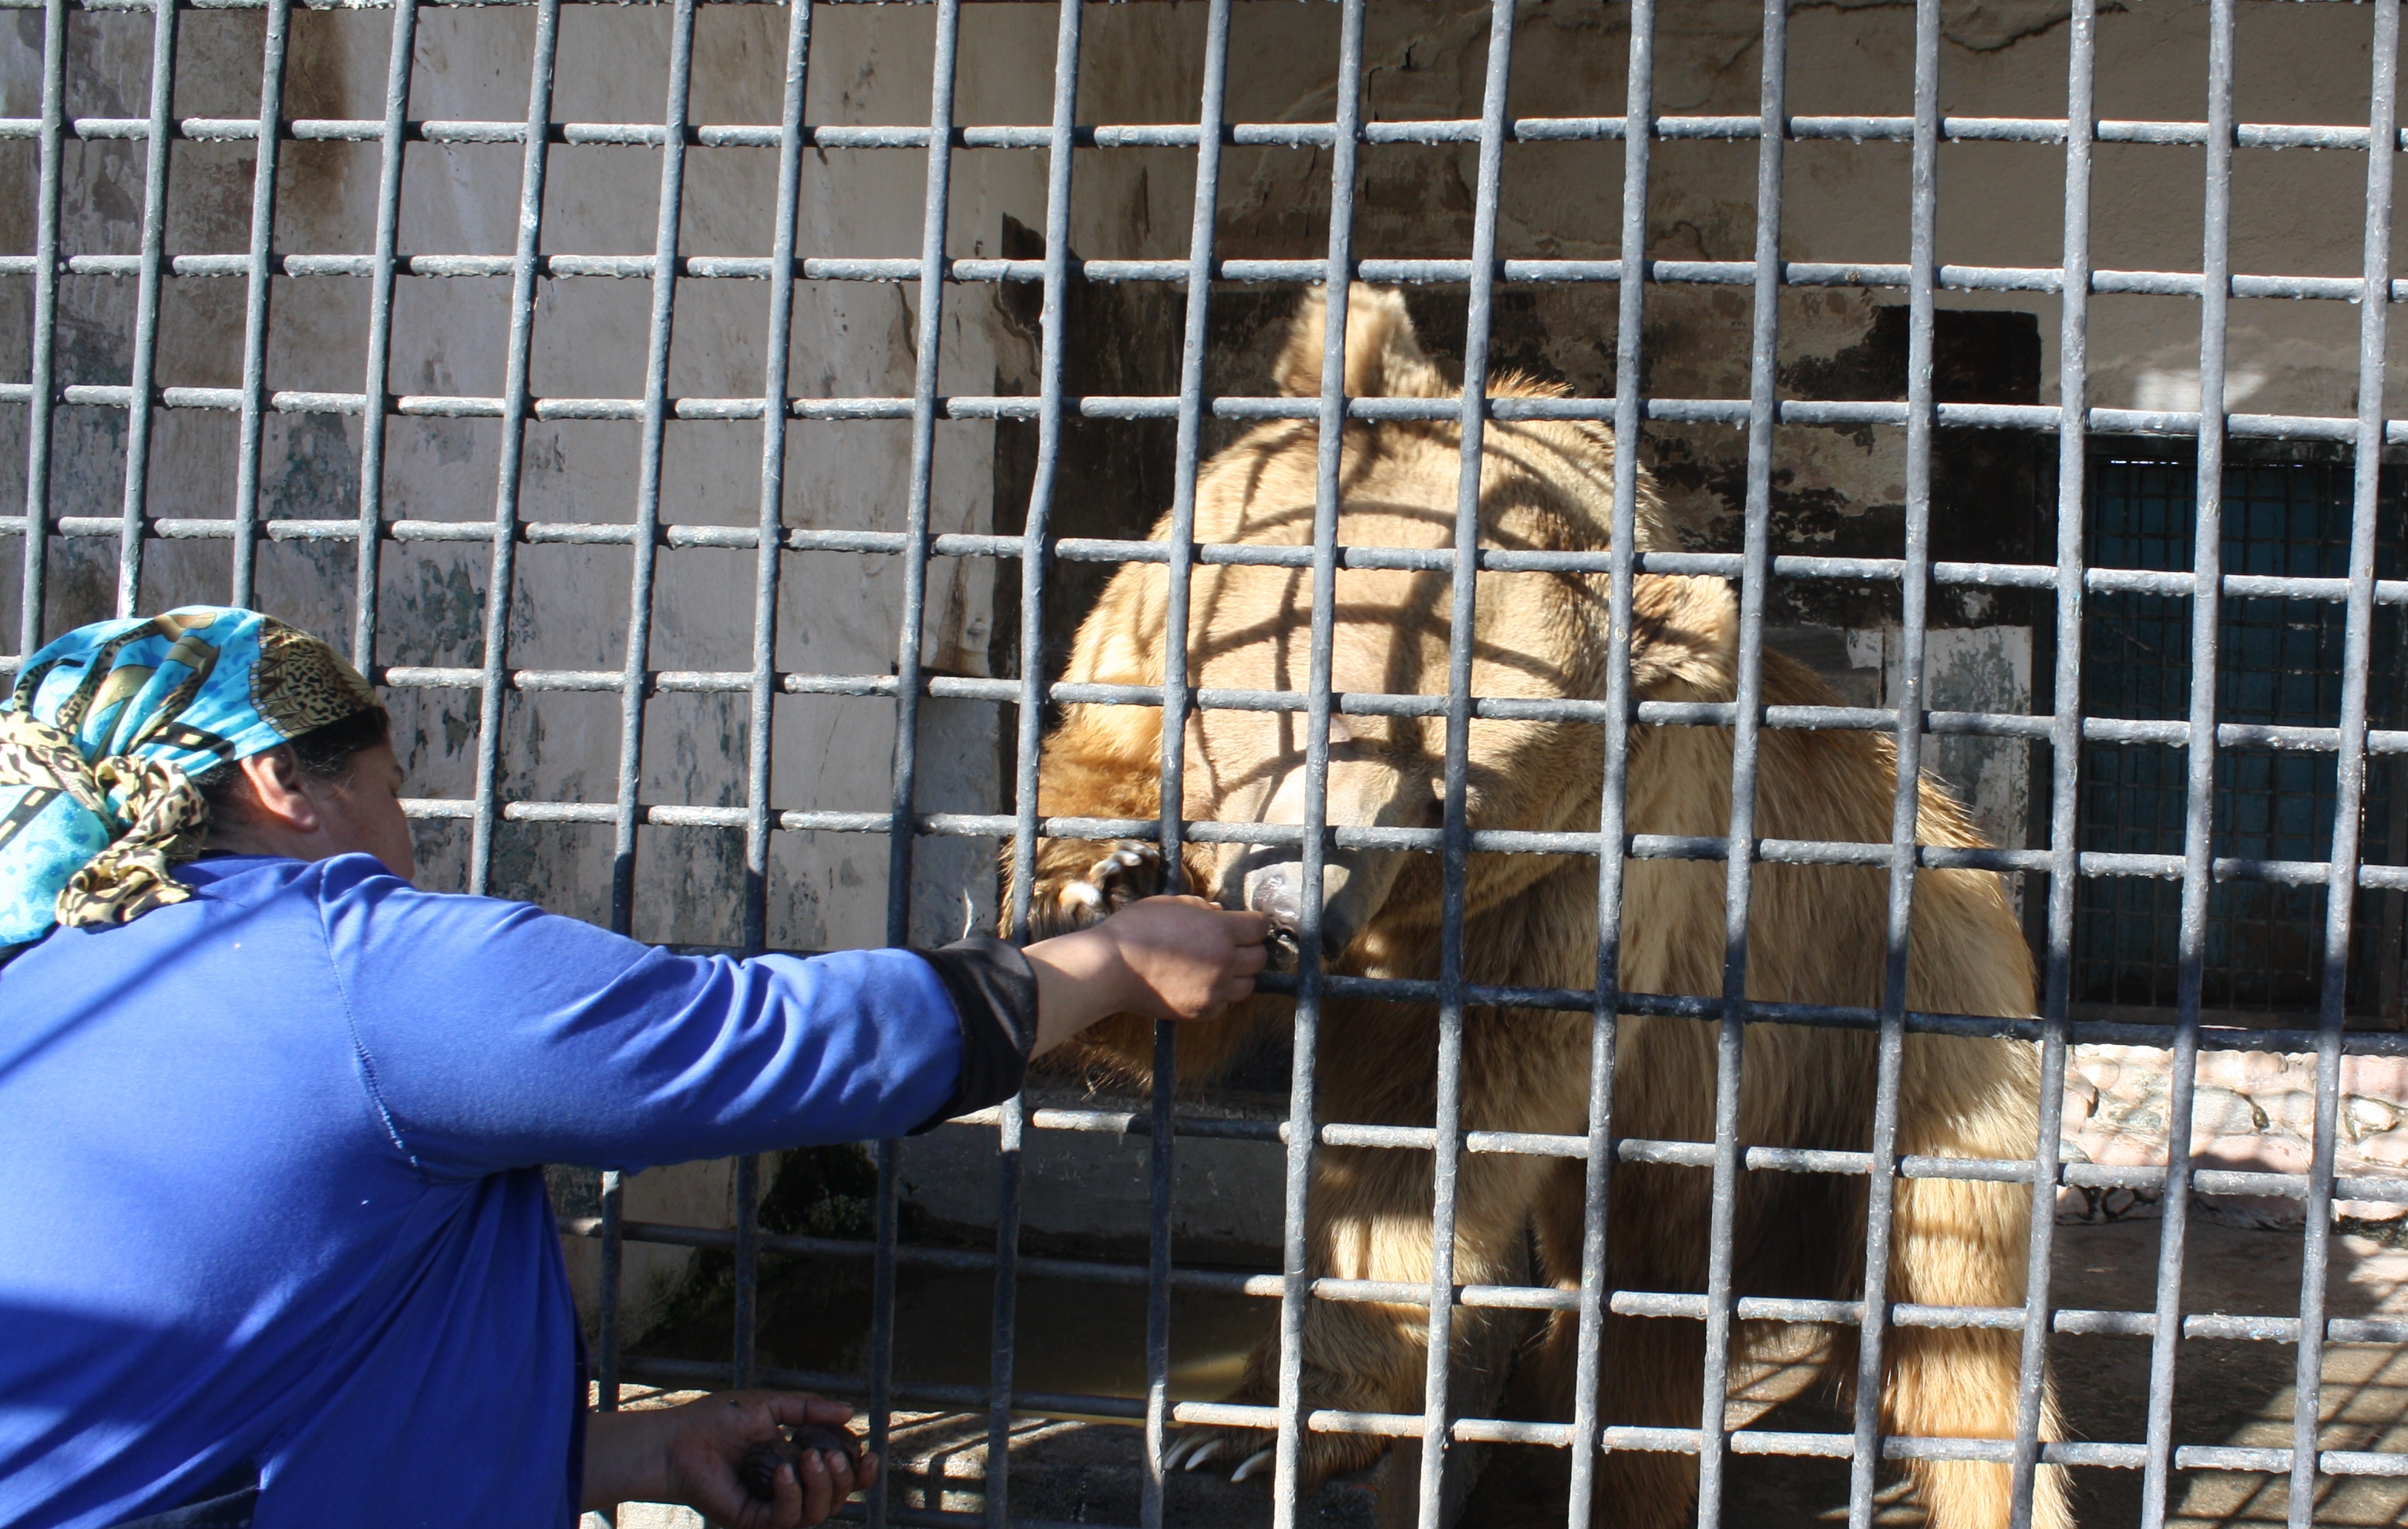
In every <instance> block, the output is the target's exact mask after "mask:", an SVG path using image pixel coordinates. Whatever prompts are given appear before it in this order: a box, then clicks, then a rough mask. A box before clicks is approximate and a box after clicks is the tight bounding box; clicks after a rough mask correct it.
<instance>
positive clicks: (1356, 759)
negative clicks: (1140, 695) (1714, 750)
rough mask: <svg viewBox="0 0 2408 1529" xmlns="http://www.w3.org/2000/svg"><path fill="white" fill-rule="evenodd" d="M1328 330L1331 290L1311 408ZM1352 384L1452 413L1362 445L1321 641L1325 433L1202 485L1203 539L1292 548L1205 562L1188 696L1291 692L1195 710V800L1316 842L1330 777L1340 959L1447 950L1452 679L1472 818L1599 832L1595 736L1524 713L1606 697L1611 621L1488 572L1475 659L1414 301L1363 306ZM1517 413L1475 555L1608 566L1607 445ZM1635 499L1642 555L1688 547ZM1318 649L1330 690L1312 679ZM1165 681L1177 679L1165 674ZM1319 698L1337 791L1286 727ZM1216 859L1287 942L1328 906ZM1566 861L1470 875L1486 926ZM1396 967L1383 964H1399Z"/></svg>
mask: <svg viewBox="0 0 2408 1529" xmlns="http://www.w3.org/2000/svg"><path fill="white" fill-rule="evenodd" d="M1325 314H1326V306H1325V304H1324V302H1323V301H1322V299H1321V297H1320V294H1319V293H1312V294H1310V295H1309V296H1308V298H1307V300H1306V301H1305V303H1304V305H1303V307H1302V308H1301V309H1300V311H1299V313H1298V315H1297V319H1296V320H1295V322H1294V323H1293V325H1292V326H1291V329H1290V333H1289V335H1288V337H1287V341H1286V344H1285V346H1284V348H1283V350H1282V352H1281V355H1280V358H1279V361H1278V363H1277V364H1276V366H1275V368H1274V375H1275V376H1276V378H1277V379H1278V382H1279V385H1280V387H1281V388H1282V390H1283V392H1285V393H1288V394H1289V395H1291V396H1317V395H1318V394H1319V393H1320V391H1321V376H1322V370H1323V365H1324V359H1325V346H1324V336H1325V334H1326V321H1325ZM1344 364H1345V388H1346V391H1347V393H1348V394H1349V395H1350V396H1355V397H1368V398H1408V399H1428V400H1433V401H1441V400H1442V401H1444V402H1443V404H1442V405H1441V407H1436V408H1429V409H1425V410H1421V411H1420V412H1422V413H1424V414H1426V415H1429V416H1434V417H1431V418H1425V419H1418V420H1414V419H1387V420H1381V421H1378V422H1368V423H1365V422H1357V423H1352V424H1350V425H1349V426H1348V427H1347V429H1346V431H1345V436H1344V443H1343V450H1342V452H1341V453H1340V462H1339V464H1338V489H1339V501H1338V510H1337V524H1336V528H1335V529H1336V541H1337V545H1338V547H1339V549H1340V552H1339V559H1338V568H1337V571H1336V575H1335V599H1334V600H1333V601H1331V602H1330V605H1329V609H1328V612H1327V614H1326V620H1325V621H1323V622H1316V620H1315V616H1316V610H1315V606H1316V601H1315V598H1314V585H1313V573H1312V569H1311V567H1310V566H1309V565H1303V564H1304V563H1305V560H1306V559H1307V558H1308V557H1309V553H1308V552H1306V549H1309V548H1310V547H1311V546H1312V542H1313V540H1314V536H1313V532H1314V521H1315V507H1316V504H1317V502H1318V500H1319V498H1320V495H1319V493H1318V488H1319V477H1320V472H1321V469H1322V466H1323V464H1322V463H1321V461H1320V457H1321V452H1320V438H1319V432H1318V430H1317V429H1316V428H1315V427H1314V425H1313V424H1312V422H1279V423H1276V424H1270V425H1266V426H1264V427H1262V428H1261V429H1258V430H1256V431H1254V432H1253V433H1252V434H1251V435H1249V436H1247V437H1246V438H1245V439H1243V440H1241V441H1240V442H1239V443H1238V444H1237V445H1235V446H1233V447H1231V448H1230V449H1229V450H1226V451H1224V452H1222V453H1221V454H1220V455H1219V456H1217V457H1215V458H1214V459H1213V461H1212V462H1211V464H1209V465H1208V467H1207V468H1206V469H1205V471H1204V473H1203V474H1202V476H1201V478H1200V479H1199V482H1198V485H1197V518H1196V538H1197V541H1198V542H1199V543H1206V544H1212V543H1221V544H1241V545H1245V546H1249V547H1261V548H1265V549H1270V548H1280V549H1286V551H1285V552H1284V553H1283V554H1271V555H1270V557H1269V558H1265V559H1264V560H1262V561H1248V558H1249V554H1246V553H1236V552H1235V551H1234V549H1233V550H1232V551H1231V552H1225V553H1221V554H1218V555H1212V554H1208V556H1211V561H1209V562H1207V563H1205V564H1203V565H1201V566H1198V567H1197V568H1196V570H1195V571H1194V574H1193V583H1192V588H1191V592H1190V600H1189V621H1188V671H1189V678H1190V680H1191V682H1193V683H1195V684H1197V686H1199V687H1201V688H1202V689H1203V690H1205V691H1208V692H1210V691H1215V690H1218V691H1224V692H1226V691H1241V690H1242V691H1255V692H1263V691H1269V692H1275V693H1283V694H1284V695H1285V696H1286V697H1289V698H1290V702H1289V704H1288V705H1287V706H1283V707H1273V708H1264V707H1259V706H1258V705H1256V706H1249V705H1246V704H1243V703H1241V704H1240V705H1238V706H1234V707H1232V706H1221V705H1215V704H1213V697H1211V695H1209V694H1208V695H1205V696H1201V697H1199V706H1198V707H1197V710H1195V711H1194V712H1192V713H1191V714H1190V718H1189V722H1188V734H1187V749H1186V751H1185V753H1186V764H1185V771H1184V777H1185V779H1184V783H1183V784H1184V791H1185V796H1186V800H1185V804H1184V806H1185V815H1186V816H1187V817H1189V818H1191V819H1214V820H1219V821H1221V822H1246V823H1256V824H1278V825H1301V824H1303V823H1304V822H1307V821H1309V819H1310V818H1312V816H1313V815H1314V814H1313V813H1312V811H1311V810H1310V809H1311V808H1312V805H1313V804H1312V802H1311V800H1310V796H1311V794H1312V792H1313V790H1314V788H1315V782H1316V779H1318V780H1319V781H1320V782H1321V786H1322V789H1323V790H1324V791H1325V793H1326V800H1325V802H1324V803H1323V804H1322V809H1321V816H1322V817H1323V818H1324V820H1325V821H1326V822H1328V823H1330V824H1332V825H1333V826H1334V827H1336V828H1337V829H1338V833H1337V835H1336V837H1335V842H1334V843H1332V844H1330V845H1329V846H1328V847H1327V850H1326V860H1325V863H1324V870H1323V873H1322V878H1321V882H1320V886H1319V888H1318V897H1317V901H1318V903H1319V905H1320V915H1321V931H1322V949H1323V950H1324V951H1325V952H1326V954H1327V955H1328V956H1330V957H1332V958H1335V957H1337V956H1338V955H1339V954H1340V952H1342V951H1344V950H1347V948H1348V947H1349V946H1350V945H1352V944H1353V943H1355V941H1356V940H1357V938H1358V937H1360V936H1367V935H1368V936H1370V943H1371V944H1374V945H1378V944H1383V943H1390V944H1393V943H1394V942H1396V941H1398V940H1406V941H1413V940H1420V939H1423V938H1425V937H1426V938H1429V939H1431V940H1432V941H1433V942H1434V939H1435V936H1434V931H1435V929H1436V928H1437V927H1438V925H1439V922H1440V917H1441V902H1442V896H1443V882H1442V878H1441V870H1440V865H1439V857H1438V856H1436V855H1433V854H1431V853H1428V852H1427V850H1426V848H1425V847H1423V846H1426V841H1427V836H1426V834H1423V835H1418V836H1413V835H1408V834H1399V833H1398V832H1397V831H1398V830H1429V829H1434V828H1437V827H1439V826H1440V824H1441V814H1442V804H1443V800H1444V791H1445V778H1446V759H1447V752H1448V750H1447V720H1446V716H1445V711H1446V702H1445V697H1446V695H1447V694H1448V692H1449V686H1450V679H1451V671H1452V670H1453V669H1454V668H1455V665H1456V664H1462V665H1464V667H1465V668H1466V669H1468V673H1464V674H1461V675H1459V676H1455V677H1454V678H1455V679H1459V680H1462V681H1468V684H1469V694H1471V695H1472V696H1475V697H1478V698H1480V707H1481V710H1482V711H1483V712H1484V714H1482V715H1476V716H1475V717H1474V719H1473V720H1472V721H1471V722H1469V736H1468V739H1467V747H1466V750H1465V754H1464V761H1465V777H1464V784H1465V795H1466V804H1467V807H1468V808H1469V815H1468V816H1469V822H1470V823H1471V824H1472V825H1473V826H1475V827H1479V828H1484V829H1532V830H1542V831H1543V830H1564V829H1585V830H1588V831H1592V832H1593V831H1594V830H1595V828H1596V825H1597V803H1598V787H1599V785H1600V781H1601V772H1602V768H1603V766H1602V760H1603V740H1602V736H1601V733H1600V729H1599V726H1598V723H1597V722H1596V721H1594V720H1590V721H1586V722H1562V721H1545V720H1539V719H1535V718H1533V717H1531V715H1530V710H1531V708H1530V707H1527V706H1521V707H1519V708H1518V710H1517V703H1525V702H1545V701H1556V700H1563V699H1572V700H1594V699H1598V698H1600V697H1602V695H1603V693H1604V686H1605V679H1606V668H1605V658H1606V652H1607V641H1606V638H1607V625H1608V623H1607V608H1608V600H1607V595H1608V576H1607V575H1606V574H1605V573H1604V572H1602V571H1562V570H1550V569H1547V568H1544V567H1543V566H1537V567H1534V566H1528V565H1526V566H1524V567H1521V568H1514V567H1511V566H1505V567H1492V568H1488V569H1484V570H1483V571H1482V572H1480V574H1479V575H1478V577H1477V578H1476V579H1475V580H1474V581H1473V588H1472V589H1471V590H1470V591H1469V592H1468V593H1469V594H1470V595H1471V600H1470V610H1469V620H1470V623H1471V628H1472V630H1471V632H1470V633H1469V642H1468V643H1467V644H1465V645H1464V650H1463V651H1462V652H1460V653H1457V652H1455V651H1454V650H1452V648H1451V645H1450V641H1449V636H1450V634H1451V633H1452V632H1453V631H1454V629H1455V623H1456V622H1457V621H1458V619H1460V617H1461V616H1462V614H1463V611H1462V608H1461V607H1460V606H1459V605H1458V603H1457V595H1456V592H1455V587H1454V580H1453V578H1452V564H1453V559H1454V554H1453V551H1452V549H1453V547H1454V545H1455V536H1456V530H1457V525H1458V519H1459V507H1460V505H1461V503H1462V494H1463V491H1464V487H1465V481H1464V479H1465V475H1464V468H1463V462H1464V453H1463V451H1462V450H1461V444H1462V426H1461V424H1460V422H1459V417H1458V415H1457V411H1456V409H1455V407H1454V400H1455V398H1456V397H1458V396H1459V391H1458V389H1457V386H1456V385H1455V383H1453V382H1451V381H1449V380H1448V379H1447V378H1446V377H1445V376H1444V375H1443V374H1442V373H1441V371H1440V369H1439V367H1438V366H1437V364H1434V363H1433V362H1432V361H1431V359H1430V358H1429V356H1428V355H1427V353H1426V351H1425V350H1423V348H1422V345H1421V343H1420V340H1419V339H1418V337H1417V336H1415V334H1414V331H1413V326H1412V321H1411V319H1410V318H1409V316H1408V315H1407V313H1406V309H1405V304H1404V301H1403V299H1402V297H1401V296H1400V295H1399V294H1398V293H1394V292H1385V291H1380V290H1377V289H1373V288H1369V287H1356V288H1355V289H1354V290H1353V291H1352V293H1350V294H1349V301H1348V305H1347V315H1346V345H1345V363H1344ZM1488 392H1489V393H1490V396H1492V397H1494V398H1500V399H1514V400H1521V399H1553V398H1558V397H1562V396H1564V392H1563V390H1562V389H1560V388H1557V387H1554V386H1551V385H1548V384H1545V383H1541V382H1536V381H1533V380H1531V379H1527V378H1523V377H1518V376H1512V375H1504V376H1496V377H1492V378H1491V379H1490V382H1489V386H1488ZM1507 412H1508V413H1512V414H1516V415H1517V417H1515V418H1512V419H1492V420H1490V421H1489V422H1487V424H1486V429H1485V432H1484V440H1483V449H1482V451H1481V454H1480V459H1479V460H1480V467H1479V479H1478V483H1477V488H1476V496H1477V497H1476V503H1477V516H1478V536H1479V542H1480V545H1481V546H1482V547H1483V548H1484V549H1488V550H1496V551H1499V552H1504V553H1509V554H1510V553H1538V554H1545V553H1553V552H1568V551H1574V552H1596V551H1601V550H1605V549H1606V548H1607V547H1608V546H1609V545H1610V542H1611V535H1610V533H1611V527H1612V523H1613V434H1612V432H1611V430H1610V429H1608V428H1607V427H1605V426H1604V425H1603V424H1601V423H1598V422H1594V421H1582V420H1570V419H1552V420H1551V419H1542V418H1541V419H1534V418H1530V417H1528V414H1529V413H1530V412H1532V411H1515V410H1512V409H1510V408H1509V409H1508V410H1507ZM1640 488H1641V493H1640V495H1639V504H1638V535H1637V536H1636V537H1635V538H1634V539H1635V541H1636V543H1637V545H1638V546H1639V547H1640V548H1641V549H1647V548H1669V547H1672V546H1675V545H1677V543H1676V542H1675V541H1674V540H1673V538H1672V537H1671V536H1670V534H1669V532H1668V531H1667V530H1666V528H1665V525H1664V522H1663V518H1662V513H1661V510H1660V508H1659V507H1658V506H1657V503H1656V497H1655V494H1654V492H1653V490H1652V487H1650V486H1649V485H1648V484H1647V483H1646V481H1645V479H1644V476H1643V475H1642V477H1641V484H1640ZM1254 556H1258V557H1259V556H1261V554H1254ZM1273 559H1275V561H1274V560H1273ZM1132 571H1133V572H1134V571H1135V570H1132ZM1681 582H1687V581H1685V580H1684V581H1681ZM1136 583H1137V585H1138V587H1139V588H1141V590H1142V591H1143V592H1144V593H1145V595H1146V596H1147V597H1148V598H1147V599H1146V600H1145V601H1144V602H1143V603H1144V604H1145V605H1147V606H1148V607H1151V613H1152V614H1153V618H1154V622H1156V623H1157V624H1155V625H1154V631H1155V632H1156V633H1159V632H1160V631H1162V630H1163V628H1162V626H1161V625H1160V624H1158V623H1159V622H1161V620H1162V614H1161V607H1160V606H1159V605H1158V604H1155V603H1154V601H1155V600H1156V599H1158V598H1159V596H1160V595H1161V594H1162V593H1163V591H1164V586H1165V579H1164V575H1163V573H1162V570H1161V569H1160V567H1159V566H1158V565H1157V566H1152V567H1147V568H1145V569H1144V570H1143V572H1142V573H1140V574H1139V575H1138V579H1137V581H1136ZM1110 603H1111V602H1109V601H1108V602H1107V605H1108V606H1109V605H1110ZM1097 614H1098V616H1099V617H1102V616H1104V615H1105V612H1104V611H1103V610H1100V609H1099V611H1098V612H1097ZM1321 630H1326V649H1327V653H1328V659H1327V668H1326V677H1325V676H1321V675H1317V674H1316V672H1315V669H1316V665H1315V663H1314V650H1315V647H1316V636H1317V635H1318V632H1319V631H1321ZM1157 640H1158V639H1157ZM1149 646H1151V645H1149ZM1074 667H1075V665H1074ZM1646 667H1647V664H1645V663H1644V662H1642V664H1641V670H1644V669H1645V668H1646ZM1152 668H1153V674H1152V676H1150V678H1152V679H1154V682H1157V683H1158V682H1159V676H1160V667H1159V663H1158V660H1157V661H1156V663H1155V664H1153V665H1152ZM1096 678H1098V679H1101V678H1104V677H1103V676H1102V675H1101V674H1098V675H1097V676H1096ZM1641 679H1642V682H1643V681H1644V679H1645V676H1644V675H1643V674H1641ZM1316 683H1326V685H1327V686H1328V688H1329V689H1330V690H1331V691H1333V692H1334V693H1336V694H1337V697H1338V700H1337V704H1336V706H1335V707H1334V708H1333V715H1332V716H1331V718H1330V722H1329V729H1328V735H1327V749H1326V769H1323V770H1319V771H1316V769H1315V767H1314V761H1313V759H1312V753H1313V750H1312V747H1311V739H1310V734H1311V731H1312V730H1311V728H1310V726H1309V725H1308V719H1307V717H1306V715H1305V714H1304V713H1303V712H1302V711H1300V710H1297V709H1293V708H1292V707H1293V702H1294V700H1296V699H1300V698H1301V697H1302V696H1303V695H1306V694H1309V693H1311V692H1312V689H1313V688H1314V686H1315V684H1316ZM1196 853H1197V857H1198V858H1199V859H1201V860H1202V861H1204V862H1206V863H1207V864H1205V865H1196V867H1195V868H1196V869H1197V870H1200V871H1203V872H1205V873H1206V874H1203V875H1197V876H1194V877H1193V878H1192V879H1193V882H1194V883H1195V884H1197V885H1198V890H1203V891H1209V892H1210V893H1211V895H1213V896H1214V897H1215V898H1216V899H1217V900H1219V901H1222V902H1224V903H1226V904H1228V905H1230V906H1238V907H1254V908H1256V909H1259V910H1260V911H1262V912H1264V913H1267V914H1269V915H1270V917H1271V918H1272V919H1273V920H1274V921H1275V922H1277V923H1279V924H1280V925H1281V926H1282V927H1283V928H1284V929H1287V930H1289V931H1295V930H1297V929H1298V928H1299V927H1300V926H1301V925H1302V923H1303V922H1304V917H1305V913H1306V911H1307V906H1308V903H1309V902H1310V901H1312V900H1316V899H1313V898H1312V894H1311V893H1308V891H1307V889H1306V884H1305V883H1306V878H1305V874H1304V865H1303V852H1302V849H1301V846H1300V844H1299V843H1297V842H1288V843H1283V844H1281V843H1274V844H1242V843H1219V844H1212V845H1210V846H1197V850H1196ZM1562 864H1563V863H1562V862H1561V861H1559V860H1556V859H1555V858H1553V857H1540V856H1533V855H1504V854H1479V855H1473V856H1470V857H1469V864H1468V866H1467V869H1468V872H1469V880H1468V886H1467V896H1468V906H1469V907H1471V908H1473V909H1477V908H1478V907H1484V906H1493V905H1494V904H1496V903H1497V902H1498V901H1499V900H1500V899H1502V898H1505V897H1509V896H1511V895H1512V894H1513V893H1515V892H1516V891H1517V890H1519V889H1521V888H1524V887H1527V885H1528V884H1529V883H1530V882H1531V881H1532V880H1533V879H1535V878H1536V877H1537V876H1539V875H1541V874H1543V873H1544V872H1545V871H1547V870H1549V869H1553V868H1560V867H1561V865H1562ZM1191 865H1195V862H1194V861H1191ZM1375 925H1376V926H1377V928H1376V929H1375ZM1398 953H1400V952H1396V951H1388V952H1384V953H1383V952H1381V951H1377V950H1373V951H1369V952H1367V955H1368V957H1369V959H1370V960H1372V961H1373V962H1374V963H1375V964H1376V965H1383V966H1392V965H1394V960H1395V957H1396V956H1397V955H1398Z"/></svg>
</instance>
